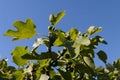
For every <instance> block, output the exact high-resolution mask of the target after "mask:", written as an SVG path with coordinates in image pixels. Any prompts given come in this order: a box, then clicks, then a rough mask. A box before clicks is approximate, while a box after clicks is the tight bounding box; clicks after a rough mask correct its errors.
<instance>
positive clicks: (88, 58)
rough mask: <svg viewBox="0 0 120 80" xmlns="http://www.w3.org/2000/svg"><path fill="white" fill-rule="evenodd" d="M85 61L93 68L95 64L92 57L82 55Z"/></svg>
mask: <svg viewBox="0 0 120 80" xmlns="http://www.w3.org/2000/svg"><path fill="white" fill-rule="evenodd" d="M83 59H84V61H85V63H86V64H87V65H88V66H89V67H90V68H91V69H94V68H95V64H94V61H93V59H92V58H90V57H88V56H84V57H83Z"/></svg>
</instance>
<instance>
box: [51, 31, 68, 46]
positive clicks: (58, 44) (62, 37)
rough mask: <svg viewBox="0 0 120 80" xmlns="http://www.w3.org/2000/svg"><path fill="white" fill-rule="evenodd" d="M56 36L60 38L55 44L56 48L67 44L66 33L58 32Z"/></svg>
mask: <svg viewBox="0 0 120 80" xmlns="http://www.w3.org/2000/svg"><path fill="white" fill-rule="evenodd" d="M56 35H57V36H58V37H57V39H56V40H55V42H54V43H53V44H54V46H63V45H64V44H65V42H66V39H65V33H64V32H61V31H58V32H56Z"/></svg>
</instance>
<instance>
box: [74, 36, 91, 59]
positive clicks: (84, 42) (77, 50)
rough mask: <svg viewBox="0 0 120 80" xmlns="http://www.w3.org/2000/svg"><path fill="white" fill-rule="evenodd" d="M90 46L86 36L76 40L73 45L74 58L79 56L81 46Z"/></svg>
mask: <svg viewBox="0 0 120 80" xmlns="http://www.w3.org/2000/svg"><path fill="white" fill-rule="evenodd" d="M89 44H90V40H89V38H88V37H86V36H80V37H79V38H77V39H76V40H75V42H74V44H73V47H74V48H75V54H76V55H75V57H74V58H76V57H77V56H78V55H79V54H80V48H81V46H88V45H89Z"/></svg>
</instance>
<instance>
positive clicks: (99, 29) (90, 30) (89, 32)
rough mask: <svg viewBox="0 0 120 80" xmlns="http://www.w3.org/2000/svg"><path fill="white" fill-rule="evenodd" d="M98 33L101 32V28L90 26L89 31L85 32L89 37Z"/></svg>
mask: <svg viewBox="0 0 120 80" xmlns="http://www.w3.org/2000/svg"><path fill="white" fill-rule="evenodd" d="M100 31H102V28H101V27H98V28H95V27H94V26H90V27H89V29H88V30H87V31H86V33H87V34H89V35H92V34H95V33H98V32H100Z"/></svg>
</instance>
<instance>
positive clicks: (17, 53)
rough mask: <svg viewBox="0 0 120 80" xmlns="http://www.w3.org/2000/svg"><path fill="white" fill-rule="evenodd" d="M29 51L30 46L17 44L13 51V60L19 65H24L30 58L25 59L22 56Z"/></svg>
mask: <svg viewBox="0 0 120 80" xmlns="http://www.w3.org/2000/svg"><path fill="white" fill-rule="evenodd" d="M27 53H29V49H28V47H24V46H17V47H16V48H15V49H14V50H13V51H12V52H11V54H12V56H13V62H14V63H15V64H17V65H18V66H23V65H24V64H26V63H27V62H28V60H26V59H23V58H22V56H23V55H25V54H27Z"/></svg>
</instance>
